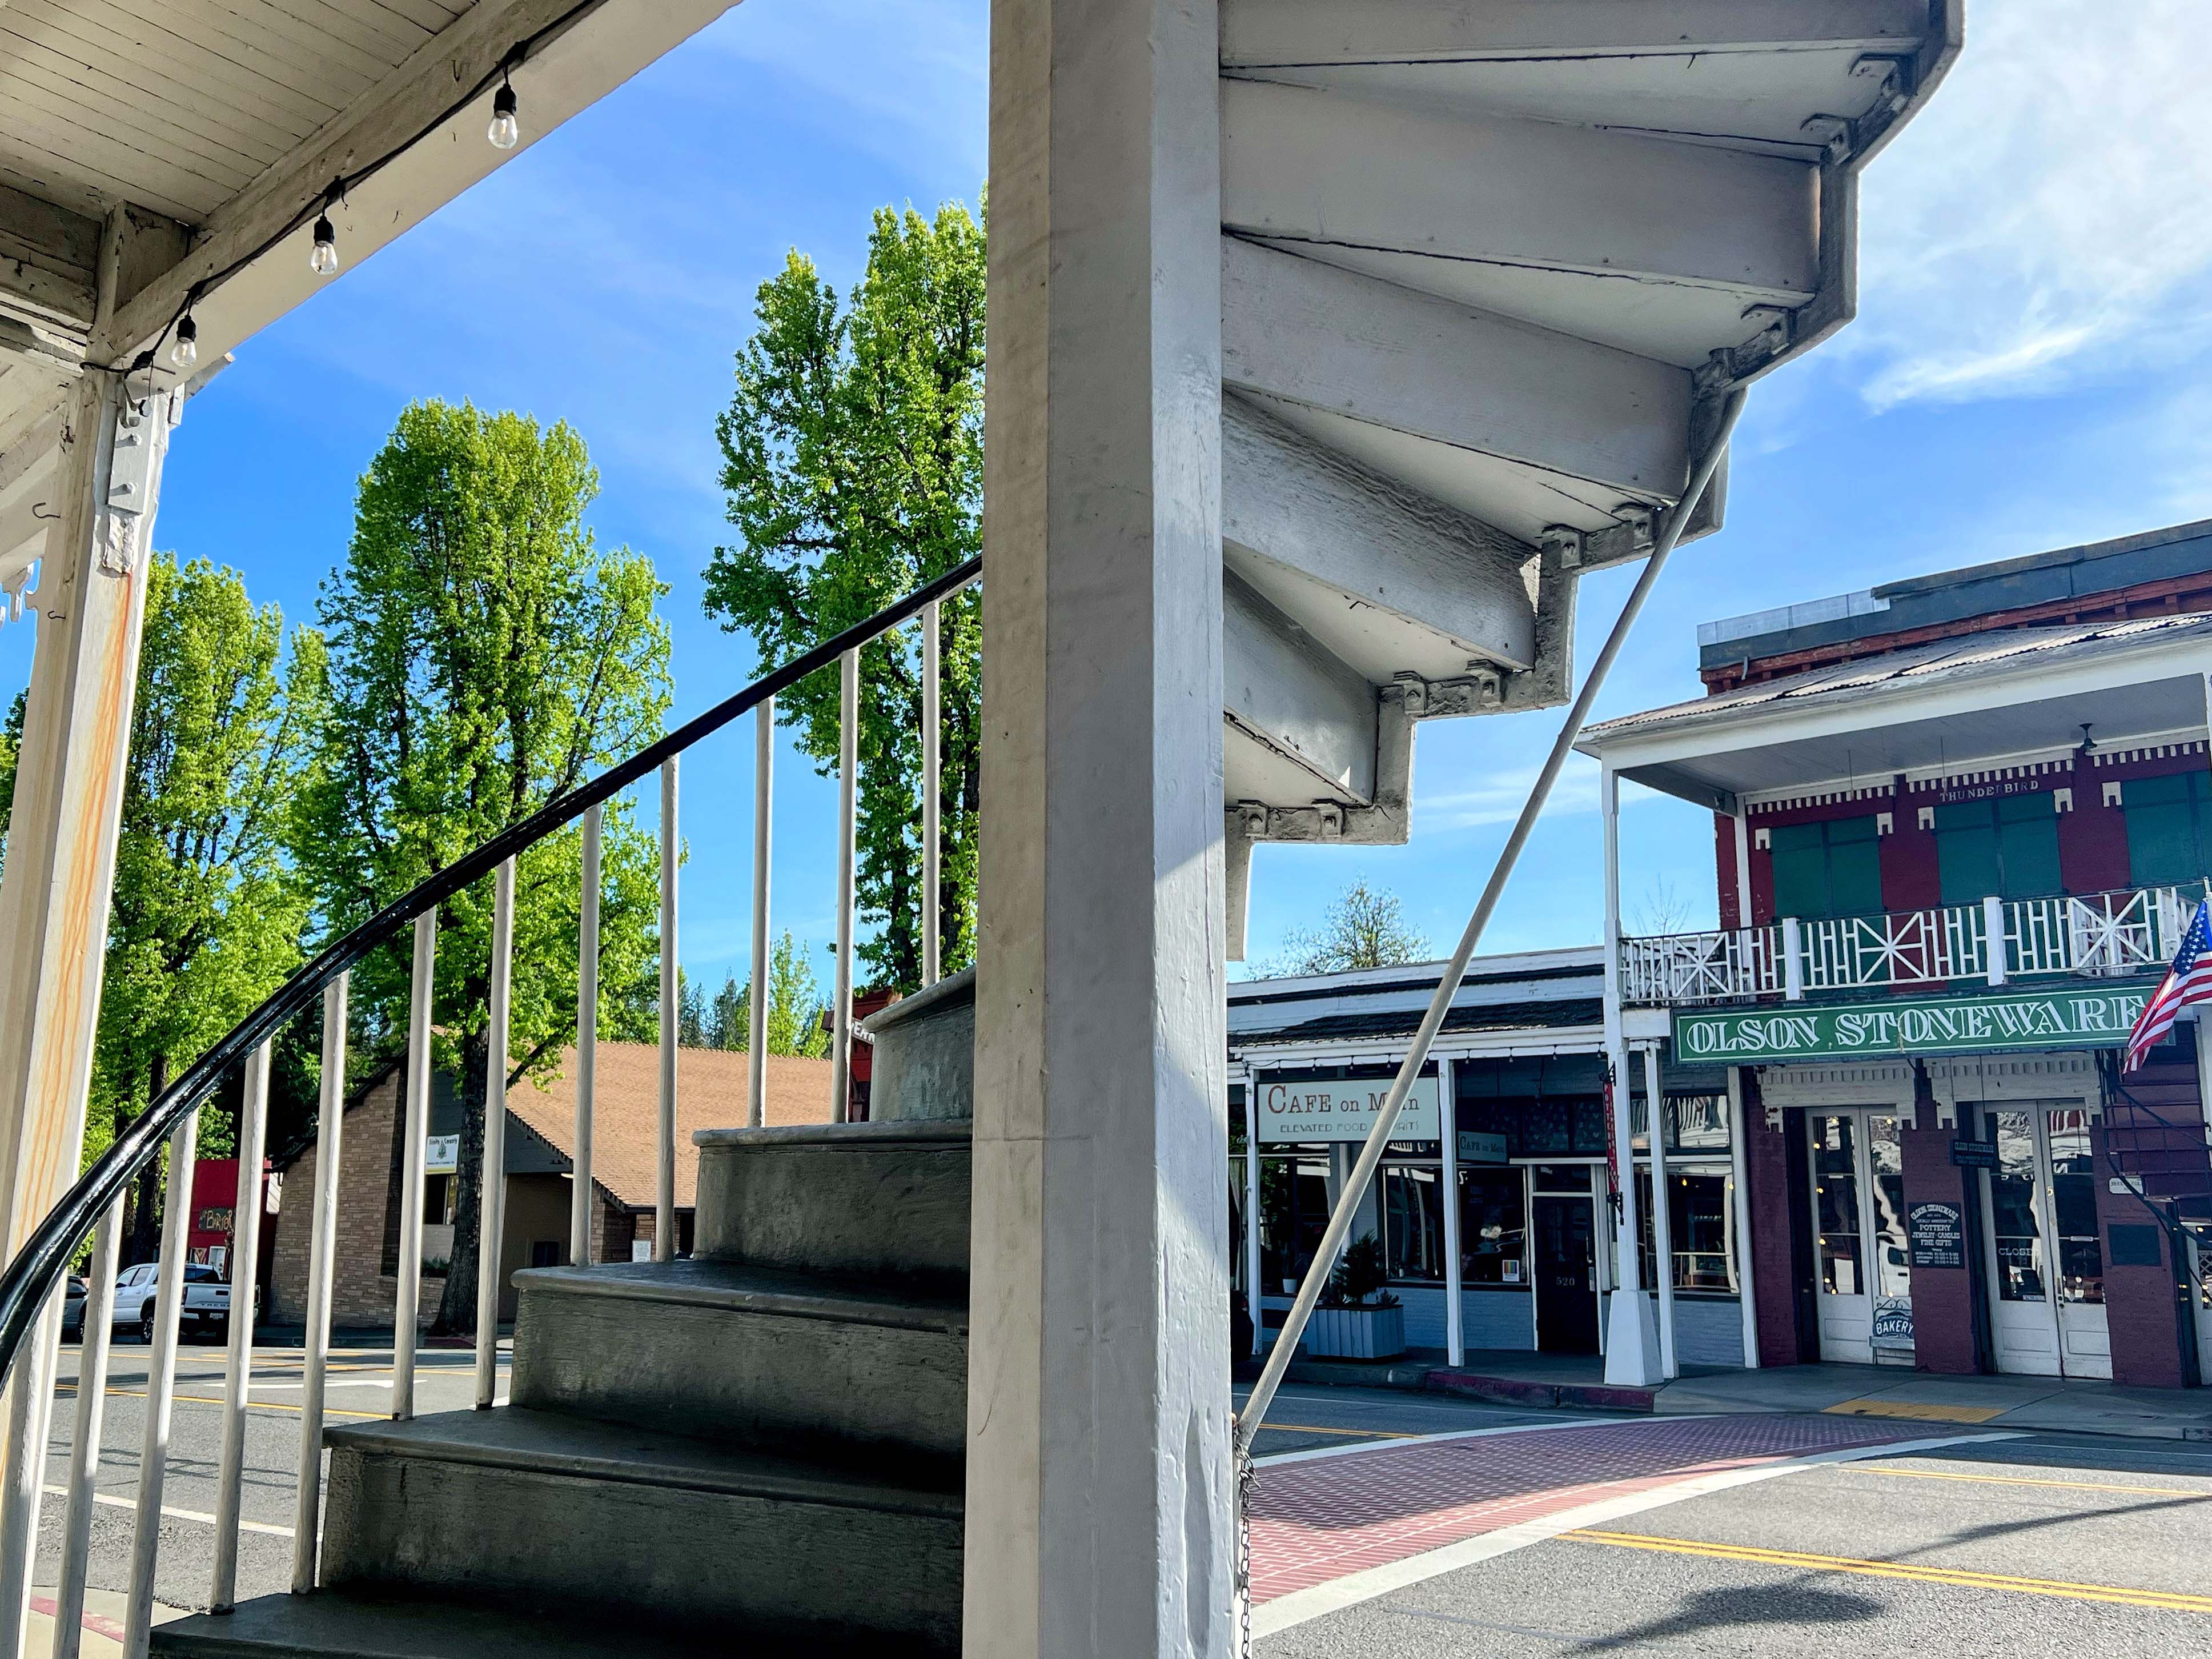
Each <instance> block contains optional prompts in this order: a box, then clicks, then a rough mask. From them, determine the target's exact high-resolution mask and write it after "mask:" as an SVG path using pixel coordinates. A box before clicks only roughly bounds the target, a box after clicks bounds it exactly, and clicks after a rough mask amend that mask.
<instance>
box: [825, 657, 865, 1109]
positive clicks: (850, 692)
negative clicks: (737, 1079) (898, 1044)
mask: <svg viewBox="0 0 2212 1659" xmlns="http://www.w3.org/2000/svg"><path fill="white" fill-rule="evenodd" d="M859 791H860V652H859V651H857V650H854V651H848V652H847V653H845V656H844V659H843V661H842V662H840V663H839V664H838V665H837V968H836V990H835V991H834V992H833V993H832V996H833V998H834V999H835V1000H834V1001H833V1002H832V1003H831V1005H830V1014H829V1121H831V1122H833V1123H842V1122H844V1121H846V1119H848V1117H850V1116H851V1115H852V1104H853V902H854V891H853V889H854V873H855V872H854V867H853V866H854V852H855V848H854V840H855V839H856V837H855V835H854V827H855V826H854V818H855V815H856V809H857V805H858V801H859Z"/></svg>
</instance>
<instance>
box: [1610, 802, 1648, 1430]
mask: <svg viewBox="0 0 2212 1659" xmlns="http://www.w3.org/2000/svg"><path fill="white" fill-rule="evenodd" d="M1597 801H1598V817H1599V823H1600V825H1601V829H1602V830H1603V832H1604V841H1605V850H1604V865H1605V1004H1604V1006H1605V1057H1606V1065H1607V1067H1608V1069H1609V1070H1610V1073H1611V1074H1612V1078H1613V1168H1614V1170H1616V1171H1618V1173H1619V1176H1620V1218H1619V1220H1618V1222H1617V1224H1616V1225H1614V1228H1613V1296H1612V1298H1611V1300H1610V1302H1609V1304H1607V1311H1606V1317H1605V1320H1604V1321H1603V1324H1604V1326H1605V1332H1606V1334H1605V1380H1606V1381H1607V1383H1617V1384H1620V1385H1623V1386H1626V1387H1630V1388H1647V1387H1649V1386H1650V1384H1652V1383H1656V1382H1657V1381H1658V1380H1659V1376H1660V1365H1659V1333H1658V1328H1657V1326H1656V1323H1655V1322H1654V1321H1653V1319H1652V1316H1651V1304H1650V1303H1649V1302H1647V1301H1646V1300H1645V1299H1644V1281H1643V1273H1642V1271H1641V1266H1640V1264H1639V1263H1638V1261H1637V1259H1636V1144H1635V1135H1634V1132H1633V1127H1632V1123H1631V1121H1630V1117H1629V1095H1630V1092H1631V1088H1630V1084H1629V1078H1628V1043H1627V1039H1626V1036H1625V1035H1624V1033H1623V1031H1622V1028H1621V1014H1620V778H1619V776H1618V775H1616V774H1615V773H1614V771H1613V768H1612V766H1611V765H1609V764H1607V763H1601V764H1600V766H1599V769H1598V784H1597ZM1600 1196H1601V1198H1602V1196H1603V1194H1600ZM1602 1220H1603V1218H1602V1217H1601V1221H1602Z"/></svg>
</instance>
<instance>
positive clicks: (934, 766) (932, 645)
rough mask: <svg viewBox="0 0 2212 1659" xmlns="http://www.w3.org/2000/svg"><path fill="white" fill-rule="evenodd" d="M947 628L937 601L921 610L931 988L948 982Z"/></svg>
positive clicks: (925, 951) (925, 938)
mask: <svg viewBox="0 0 2212 1659" xmlns="http://www.w3.org/2000/svg"><path fill="white" fill-rule="evenodd" d="M942 626H943V623H942V620H941V618H940V617H939V611H938V604H937V601H936V600H934V599H932V600H931V601H930V602H929V603H928V604H927V605H924V606H923V607H922V610H921V982H922V984H923V985H924V986H925V987H927V986H931V985H934V984H936V983H937V981H939V979H941V978H943V977H944V972H943V963H942V959H941V957H940V956H939V951H940V948H941V945H942V940H941V938H940V935H939V915H938V909H939V905H940V904H942V902H944V900H943V895H942V891H941V890H940V888H939V882H940V881H941V880H942V876H941V874H940V871H939V866H940V863H941V860H942V856H943V849H942V847H941V845H940V838H941V836H943V833H944V829H943V825H942V823H941V822H940V818H941V814H942V811H943V805H944V804H943V802H942V801H940V800H939V799H938V797H939V792H940V791H941V790H942V788H943V787H944V785H943V782H942V781H941V778H940V776H939V774H940V771H941V769H942V767H943V757H942V754H941V750H940V745H941V744H942V743H943V740H944V738H943V733H942V732H941V731H940V730H939V727H940V726H941V724H942V722H943V720H944V713H943V709H942V707H941V705H942V702H943V698H944V695H945V690H944V686H943V684H942V683H941V681H940V678H939V676H940V672H941V670H940V668H939V662H938V656H939V651H940V649H941V641H940V638H939V634H940V630H941V629H942Z"/></svg>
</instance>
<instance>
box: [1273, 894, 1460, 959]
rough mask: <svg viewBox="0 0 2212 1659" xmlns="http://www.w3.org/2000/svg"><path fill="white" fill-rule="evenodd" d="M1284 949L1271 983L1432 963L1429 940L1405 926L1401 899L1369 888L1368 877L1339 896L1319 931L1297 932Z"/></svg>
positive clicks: (1417, 931)
mask: <svg viewBox="0 0 2212 1659" xmlns="http://www.w3.org/2000/svg"><path fill="white" fill-rule="evenodd" d="M1284 947H1285V948H1284V954H1283V956H1282V957H1280V958H1279V959H1278V960H1277V961H1276V962H1274V963H1272V964H1270V967H1269V969H1268V974H1269V976H1270V977H1279V976H1280V975H1286V974H1334V973H1341V972H1343V971H1344V970H1346V969H1352V968H1389V967H1395V965H1397V964H1398V963H1406V962H1425V961H1427V960H1428V959H1429V939H1428V935H1427V934H1425V933H1422V932H1421V931H1420V930H1419V928H1417V927H1414V926H1413V924H1412V923H1411V922H1409V921H1407V920H1406V907H1405V906H1404V905H1403V904H1402V903H1401V902H1399V899H1398V896H1397V895H1396V894H1395V893H1391V892H1386V891H1383V890H1379V889H1376V888H1373V887H1370V886H1369V885H1368V884H1367V878H1365V877H1364V876H1362V877H1361V878H1359V879H1358V880H1357V881H1355V882H1353V883H1352V885H1351V886H1349V887H1347V888H1346V889H1345V890H1343V891H1342V892H1341V893H1339V894H1338V895H1337V896H1336V898H1335V900H1334V902H1332V903H1331V904H1330V905H1329V907H1328V910H1327V911H1326V912H1324V913H1323V915H1322V921H1321V926H1320V927H1313V928H1304V927H1302V928H1297V929H1294V930H1293V931H1292V932H1291V933H1290V935H1289V936H1288V937H1287V938H1286V939H1285V940H1284Z"/></svg>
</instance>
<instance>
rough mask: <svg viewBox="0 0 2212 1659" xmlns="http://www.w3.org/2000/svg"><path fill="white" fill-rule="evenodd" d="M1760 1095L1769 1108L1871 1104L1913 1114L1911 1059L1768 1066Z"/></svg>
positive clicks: (1909, 1116)
mask: <svg viewBox="0 0 2212 1659" xmlns="http://www.w3.org/2000/svg"><path fill="white" fill-rule="evenodd" d="M1913 1094H1914V1091H1913V1085H1912V1064H1911V1061H1910V1060H1881V1061H1875V1062H1870V1063H1869V1062H1845V1063H1843V1064H1840V1065H1833V1066H1763V1067H1761V1068H1760V1071H1759V1098H1760V1100H1761V1101H1763V1102H1764V1103H1765V1104H1766V1105H1767V1106H1769V1107H1775V1108H1779V1107H1785V1106H1871V1107H1880V1108H1881V1109H1884V1110H1886V1111H1887V1110H1890V1109H1894V1110H1895V1112H1896V1113H1897V1115H1899V1116H1901V1117H1903V1118H1904V1119H1905V1121H1907V1122H1911V1121H1912V1115H1913Z"/></svg>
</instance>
